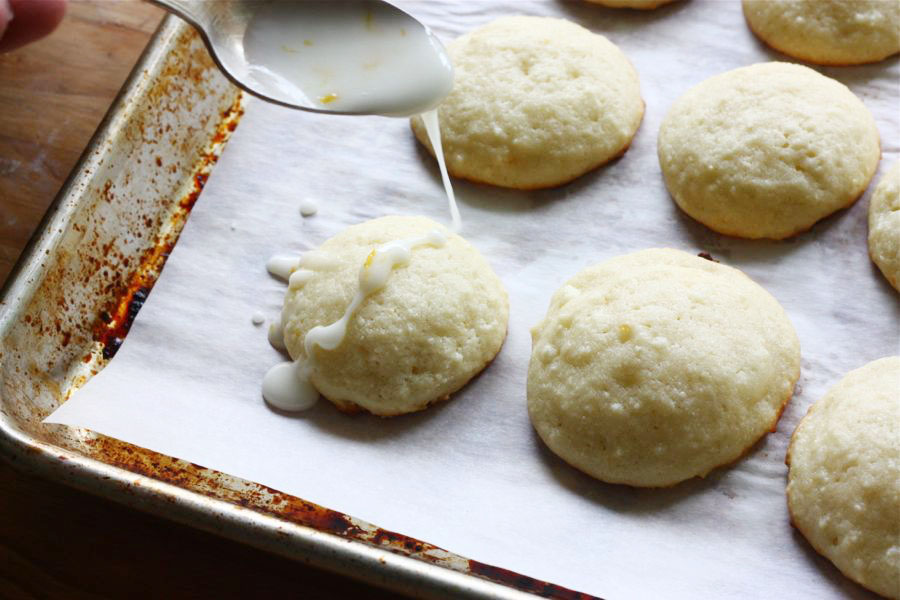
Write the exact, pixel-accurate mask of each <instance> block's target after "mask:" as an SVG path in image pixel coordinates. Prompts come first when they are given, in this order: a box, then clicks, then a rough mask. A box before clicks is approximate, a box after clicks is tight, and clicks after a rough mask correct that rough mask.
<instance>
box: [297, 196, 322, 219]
mask: <svg viewBox="0 0 900 600" xmlns="http://www.w3.org/2000/svg"><path fill="white" fill-rule="evenodd" d="M317 212H319V207H318V206H317V205H316V203H315V202H313V201H312V200H310V199H309V198H307V199H306V200H304V201H303V202H301V203H300V214H301V215H303V216H304V217H311V216H313V215H314V214H316V213H317Z"/></svg>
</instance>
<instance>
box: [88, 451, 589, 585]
mask: <svg viewBox="0 0 900 600" xmlns="http://www.w3.org/2000/svg"><path fill="white" fill-rule="evenodd" d="M88 444H89V445H90V446H91V447H92V448H93V449H94V451H95V452H96V453H98V454H100V455H102V456H103V457H104V460H105V461H106V462H107V463H109V464H112V465H115V466H118V467H121V468H124V469H127V470H128V471H130V472H132V473H135V474H139V475H144V476H146V477H149V478H151V479H156V480H159V481H163V482H166V483H170V484H174V485H177V486H179V487H182V488H185V489H188V490H191V491H194V492H199V493H202V494H204V495H205V496H208V497H210V498H214V499H218V500H224V501H226V502H229V503H231V504H236V505H238V506H242V507H244V508H246V509H249V510H253V511H255V512H259V513H262V514H266V515H270V516H273V517H276V518H278V519H282V520H284V521H288V522H290V523H296V524H298V525H303V526H306V527H310V528H312V529H315V530H317V531H322V532H325V533H330V534H332V535H337V536H340V537H342V538H345V539H350V540H355V541H359V542H363V543H365V544H368V545H371V546H375V547H378V548H381V549H384V550H387V551H389V552H393V553H395V554H399V555H402V556H409V557H412V558H416V559H418V560H422V561H425V562H428V563H431V564H435V565H438V566H441V567H444V568H449V569H453V570H455V571H459V572H463V573H466V574H469V575H475V576H477V577H480V578H482V579H486V580H488V581H492V582H494V583H499V584H502V585H505V586H507V587H511V588H514V589H517V590H520V591H523V592H528V593H530V594H534V595H536V596H538V597H541V598H556V599H559V600H599V599H598V598H597V597H596V596H591V595H589V594H584V593H581V592H576V591H573V590H570V589H568V588H564V587H562V586H558V585H555V584H552V583H547V582H545V581H540V580H538V579H534V578H532V577H528V576H525V575H521V574H519V573H516V572H514V571H509V570H507V569H501V568H499V567H494V566H492V565H488V564H485V563H482V562H478V561H475V560H468V559H465V558H463V557H461V556H458V555H456V554H453V553H452V552H448V551H447V550H444V549H443V548H440V547H438V546H435V545H433V544H429V543H427V542H423V541H421V540H417V539H415V538H412V537H409V536H406V535H403V534H400V533H396V532H393V531H389V530H387V529H382V528H380V527H376V526H374V525H371V524H369V523H366V522H365V521H361V520H359V519H355V518H353V517H350V516H348V515H345V514H343V513H340V512H338V511H335V510H331V509H329V508H325V507H322V506H319V505H318V504H314V503H312V502H307V501H306V500H303V499H301V498H297V497H296V496H292V495H290V494H286V493H284V492H281V491H279V490H276V489H273V488H270V487H267V486H264V485H261V484H258V483H251V482H246V481H242V480H236V479H235V478H233V477H231V476H229V475H226V474H224V473H221V472H219V471H215V470H213V469H208V468H206V467H202V466H200V465H196V464H194V463H189V462H186V461H183V460H178V459H175V458H171V457H169V456H165V455H163V454H158V453H156V452H152V451H149V450H144V449H142V448H138V447H136V446H131V445H130V444H123V443H122V442H119V441H117V440H113V439H111V438H107V437H105V436H97V437H96V438H94V439H91V440H89V441H88Z"/></svg>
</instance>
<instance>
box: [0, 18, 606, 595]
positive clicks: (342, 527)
mask: <svg viewBox="0 0 900 600" xmlns="http://www.w3.org/2000/svg"><path fill="white" fill-rule="evenodd" d="M242 102H243V99H242V95H241V93H240V92H239V91H238V89H237V88H235V87H234V86H233V85H232V84H231V83H230V82H229V81H228V80H227V79H226V78H225V77H224V76H222V75H221V73H219V71H218V70H217V69H216V67H215V65H214V63H213V62H212V60H211V59H210V57H209V54H208V53H207V51H206V49H205V47H204V46H203V43H202V41H201V40H200V38H199V36H198V35H197V34H196V33H195V32H194V31H193V30H192V29H191V28H190V27H189V26H187V25H186V24H184V23H182V22H181V21H179V20H177V19H175V18H174V17H169V18H167V19H166V20H164V21H163V23H162V25H161V26H160V29H159V30H158V31H157V32H156V34H155V35H154V37H153V39H152V40H151V42H150V44H149V46H148V48H147V49H146V51H145V52H144V54H143V56H142V57H141V59H140V60H139V62H138V64H137V65H136V67H135V69H134V71H133V72H132V74H131V76H130V78H129V80H128V81H127V82H126V84H125V86H124V87H123V88H122V91H121V92H120V94H119V96H118V97H117V98H116V100H115V101H114V103H113V105H112V107H111V108H110V110H109V112H108V114H107V116H106V117H105V119H104V120H103V122H102V123H101V125H100V127H99V129H98V131H97V133H96V134H95V136H94V138H93V139H92V141H91V142H90V144H89V145H88V147H87V149H86V150H85V152H84V154H83V155H82V157H81V159H80V161H79V163H78V165H77V166H76V168H75V170H74V171H73V173H72V174H71V175H70V177H69V179H68V181H67V182H66V184H65V185H64V186H63V188H62V190H61V192H60V194H59V196H58V197H57V198H56V200H55V201H54V203H53V204H52V206H51V208H50V209H49V211H48V212H47V215H46V216H45V218H44V220H43V222H42V224H41V226H40V227H39V229H38V231H37V233H36V234H35V236H34V237H33V239H32V240H31V242H30V243H29V245H28V247H27V248H26V250H25V252H24V253H23V255H22V258H21V259H20V261H19V263H18V264H17V266H16V268H15V269H14V271H13V273H12V274H11V275H10V277H9V279H8V281H7V283H6V285H5V287H4V288H3V290H2V292H0V451H2V452H0V455H2V456H3V457H4V458H5V459H6V460H8V461H10V462H11V463H12V464H14V465H16V466H18V467H21V468H23V469H28V470H31V471H33V472H37V473H39V474H41V475H43V476H45V477H51V478H53V479H55V480H61V481H64V482H66V483H68V484H70V485H72V486H74V487H77V488H80V489H82V490H85V491H88V492H91V493H95V494H98V495H102V496H106V497H109V498H111V499H114V500H117V501H119V502H123V503H125V504H127V505H130V506H133V507H135V508H138V509H141V510H145V511H149V512H152V513H156V514H159V515H162V516H165V517H167V518H171V519H173V520H176V521H180V522H183V523H187V524H189V525H192V526H195V527H198V528H201V529H204V530H207V531H211V532H214V533H218V534H221V535H224V536H227V537H229V538H232V539H235V540H238V541H242V542H245V543H248V544H252V545H254V546H257V547H259V548H262V549H265V550H269V551H272V552H276V553H278V554H281V555H284V556H287V557H290V558H294V559H296V560H299V561H301V562H304V563H309V564H313V565H316V566H318V567H322V568H326V569H329V570H332V571H335V572H339V573H343V574H346V575H350V576H352V577H355V578H358V579H361V580H364V581H367V582H370V583H373V584H376V585H381V586H384V587H388V588H390V589H394V590H397V591H401V592H405V593H408V594H413V595H417V596H427V597H455V598H518V597H530V596H531V595H532V594H536V595H539V596H541V597H550V598H573V599H574V598H590V597H591V596H588V595H586V594H580V593H578V592H574V591H571V590H567V589H565V588H561V587H559V586H555V585H553V584H549V583H545V582H542V581H538V580H535V579H532V578H530V577H526V576H523V575H520V574H518V573H513V572H511V571H507V570H504V569H500V568H496V567H492V566H490V565H486V564H483V563H479V562H477V561H472V560H468V559H466V558H463V557H461V556H458V555H456V554H453V553H450V552H447V551H445V550H443V549H441V548H438V547H436V546H433V545H431V544H428V543H425V542H422V541H419V540H415V539H412V538H409V537H406V536H403V535H400V534H397V533H394V532H390V531H385V530H383V529H380V528H378V527H377V526H374V525H371V524H369V523H365V522H363V521H361V520H358V519H354V518H353V517H350V516H348V515H344V514H341V513H338V512H336V511H333V510H329V509H327V508H324V507H321V506H317V505H315V504H312V503H310V502H306V501H304V500H302V499H300V498H297V497H294V496H289V495H287V494H283V493H280V492H278V491H277V490H272V489H270V488H266V487H264V486H261V485H259V484H255V483H252V482H249V481H245V480H241V479H238V478H236V477H232V476H229V475H227V474H224V473H221V472H217V471H214V470H211V469H206V468H204V467H202V466H200V465H195V464H191V463H187V462H184V461H181V460H177V459H174V458H171V457H168V456H163V455H160V454H157V453H154V452H151V451H148V450H145V449H142V448H139V447H137V446H133V445H130V444H126V443H123V442H120V441H118V440H114V439H111V438H108V437H104V436H102V435H98V434H95V433H93V432H91V431H87V430H83V429H77V428H70V427H64V426H52V425H43V424H42V423H41V421H42V419H43V418H44V417H46V416H47V415H49V414H50V413H51V412H52V411H53V410H54V409H55V408H56V407H57V406H58V405H59V404H60V403H62V402H64V401H65V400H66V399H67V398H68V396H69V395H70V394H71V392H72V391H73V390H74V389H76V388H77V387H78V386H80V385H82V384H83V383H84V382H85V381H87V379H88V378H90V377H91V376H92V375H93V374H96V373H97V372H99V370H100V369H102V368H103V366H104V365H105V364H106V362H107V361H108V360H110V359H111V358H112V357H113V356H114V354H115V351H116V350H117V349H118V346H119V344H120V343H121V340H122V338H123V337H124V336H125V335H126V334H127V331H128V328H129V326H130V324H131V321H132V320H133V319H134V316H135V314H136V313H137V311H138V310H139V309H140V305H141V304H142V302H143V300H144V299H145V298H146V297H147V294H148V293H149V292H150V289H151V288H152V286H153V283H154V281H155V280H156V277H157V276H158V274H159V272H160V269H161V268H162V266H163V264H164V263H165V260H166V257H167V256H168V253H169V251H170V250H171V248H172V246H173V245H174V244H175V242H176V240H177V237H178V234H179V232H180V230H181V227H182V226H183V224H184V222H185V220H186V219H187V218H188V215H189V213H190V209H191V207H192V206H193V204H194V202H196V201H197V198H198V197H199V196H200V193H201V191H202V189H203V184H204V183H205V180H206V177H207V176H208V175H209V173H210V171H211V169H212V168H213V167H214V165H215V163H216V159H217V157H218V155H219V153H220V152H221V150H222V148H223V147H224V144H225V143H226V142H227V140H228V137H229V135H230V133H231V132H232V131H233V130H234V129H235V127H236V126H237V124H238V122H239V119H240V116H241V114H242V112H243V109H242Z"/></svg>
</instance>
